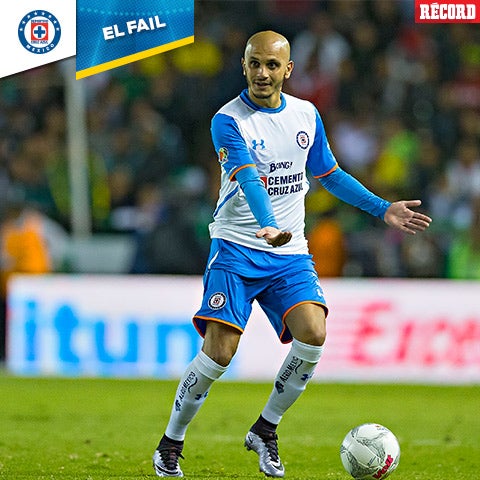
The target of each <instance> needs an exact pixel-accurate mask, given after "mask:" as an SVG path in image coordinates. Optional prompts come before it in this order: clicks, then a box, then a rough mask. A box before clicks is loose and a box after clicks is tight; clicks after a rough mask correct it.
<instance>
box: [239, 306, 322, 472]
mask: <svg viewBox="0 0 480 480" xmlns="http://www.w3.org/2000/svg"><path fill="white" fill-rule="evenodd" d="M285 323H286V325H287V326H288V328H289V329H290V331H291V333H292V335H293V337H294V339H293V342H292V346H291V348H290V351H289V352H288V354H287V356H286V358H285V360H284V362H283V364H282V366H281V367H280V369H279V371H278V373H277V376H276V378H275V381H274V387H273V390H272V392H271V394H270V397H269V399H268V401H267V403H266V405H265V407H264V409H263V411H262V413H261V415H260V416H259V418H258V420H257V421H256V422H255V423H254V424H253V425H252V427H251V428H250V431H249V432H248V433H247V436H246V439H245V445H246V447H247V448H248V449H253V450H255V451H256V452H257V453H258V454H259V458H260V469H261V470H262V471H263V472H264V473H266V474H267V475H269V476H272V477H283V476H284V467H283V465H282V462H281V460H280V456H279V454H278V445H277V434H276V429H277V426H278V424H279V423H280V420H281V419H282V417H283V414H284V413H285V412H286V411H287V410H288V408H290V406H292V405H293V403H294V402H295V401H296V400H297V399H298V397H299V396H300V395H301V394H302V392H303V391H304V390H305V388H306V386H307V383H308V381H309V380H310V378H311V377H312V376H313V372H314V370H315V367H316V365H317V363H318V361H319V360H320V357H321V355H322V351H323V343H324V341H325V311H324V310H323V308H322V307H321V306H320V305H316V304H313V303H304V304H301V305H299V306H297V307H296V308H294V309H293V310H291V311H290V313H289V314H288V315H287V317H286V319H285Z"/></svg>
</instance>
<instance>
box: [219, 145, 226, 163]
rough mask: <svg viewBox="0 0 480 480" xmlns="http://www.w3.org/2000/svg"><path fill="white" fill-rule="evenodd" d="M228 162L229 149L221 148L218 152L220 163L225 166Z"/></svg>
mask: <svg viewBox="0 0 480 480" xmlns="http://www.w3.org/2000/svg"><path fill="white" fill-rule="evenodd" d="M227 160H228V149H227V148H226V147H221V148H220V149H219V150H218V161H219V162H220V163H222V164H223V163H225V162H226V161H227Z"/></svg>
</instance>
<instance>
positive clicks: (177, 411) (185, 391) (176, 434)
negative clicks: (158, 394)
mask: <svg viewBox="0 0 480 480" xmlns="http://www.w3.org/2000/svg"><path fill="white" fill-rule="evenodd" d="M225 370H227V367H222V366H221V365H219V364H218V363H216V362H214V361H213V360H212V359H211V358H210V357H209V356H207V355H206V354H205V353H204V352H203V351H200V352H199V353H198V355H197V356H196V357H195V358H194V359H193V360H192V362H191V363H190V365H189V366H188V367H187V369H186V370H185V373H184V374H183V377H182V378H181V379H180V382H179V384H178V388H177V392H176V394H175V400H174V402H173V407H172V411H171V413H170V420H169V421H168V425H167V428H166V430H165V435H167V437H169V438H171V439H172V440H177V441H182V440H184V438H185V432H186V431H187V427H188V425H189V423H190V422H191V420H192V419H193V417H194V416H195V414H196V413H197V412H198V410H199V409H200V407H201V406H202V405H203V402H204V401H205V398H206V397H207V394H208V391H209V389H210V387H211V385H212V383H213V382H214V381H215V380H217V379H218V378H220V377H221V376H222V374H223V373H224V372H225Z"/></svg>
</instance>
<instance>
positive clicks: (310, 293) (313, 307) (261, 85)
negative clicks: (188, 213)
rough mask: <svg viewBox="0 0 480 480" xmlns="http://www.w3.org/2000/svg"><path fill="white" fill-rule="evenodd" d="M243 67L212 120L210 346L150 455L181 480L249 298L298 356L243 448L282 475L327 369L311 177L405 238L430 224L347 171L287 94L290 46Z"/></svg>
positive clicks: (280, 45) (268, 43)
mask: <svg viewBox="0 0 480 480" xmlns="http://www.w3.org/2000/svg"><path fill="white" fill-rule="evenodd" d="M242 67H243V74H244V75H245V78H246V81H247V86H248V88H247V89H245V90H244V91H243V92H241V93H240V95H239V96H238V97H236V98H235V99H233V100H232V101H230V102H229V103H227V104H226V105H225V106H223V107H222V108H221V109H220V110H219V111H218V112H217V113H216V115H215V116H214V117H213V119H212V125H211V131H212V139H213V144H214V146H215V150H216V152H217V154H218V160H219V163H220V166H221V188H220V195H219V200H218V203H217V207H216V210H215V212H214V214H213V217H214V221H213V222H212V223H211V224H210V235H211V239H212V240H211V251H210V256H209V259H208V262H207V266H206V270H205V275H204V296H203V301H202V305H201V307H200V310H199V311H198V312H197V313H196V314H195V316H194V318H193V322H194V325H195V327H196V329H197V330H198V332H199V333H200V335H202V336H203V337H204V342H203V346H202V349H201V351H200V352H199V353H198V355H197V356H196V357H195V358H194V359H193V361H192V362H191V364H190V365H189V366H188V367H187V370H186V371H185V374H184V376H183V377H182V378H181V380H180V382H179V385H178V389H177V392H176V395H175V399H174V402H173V407H172V410H171V415H170V419H169V422H168V424H167V427H166V430H165V434H164V435H163V437H162V439H161V440H160V443H159V445H158V447H157V449H156V450H155V453H154V455H153V465H154V468H155V472H156V474H157V475H158V476H160V477H182V476H183V473H182V470H181V468H180V466H179V459H180V458H183V457H182V454H181V453H182V448H183V443H184V438H185V433H186V430H187V427H188V425H189V424H190V422H191V421H192V419H193V417H194V416H195V414H196V413H197V412H198V410H199V408H200V407H201V405H202V404H203V402H204V400H205V398H206V396H207V394H208V392H209V389H210V387H211V385H212V384H213V382H214V381H215V380H217V379H218V378H220V376H221V375H222V374H223V373H224V372H225V370H226V369H227V367H228V365H229V363H230V361H231V359H232V357H233V356H234V354H235V352H236V350H237V346H238V343H239V340H240V337H241V335H242V332H243V331H244V329H245V326H246V324H247V322H248V319H249V316H250V313H251V308H252V302H253V300H257V302H258V303H259V305H260V306H261V308H262V309H263V310H264V312H265V313H266V315H267V317H268V320H269V321H270V323H271V325H272V327H273V328H274V329H275V331H276V333H277V335H278V337H279V339H280V341H281V342H283V343H288V342H291V349H290V351H289V353H288V354H287V356H286V358H285V360H284V362H283V364H282V366H281V367H280V370H279V372H278V374H277V376H276V378H275V380H274V384H273V389H272V392H271V394H270V397H269V398H268V401H267V403H266V405H265V407H264V409H263V410H262V412H261V414H260V416H259V417H258V419H257V420H256V421H255V422H254V423H253V425H252V426H251V427H250V430H249V431H248V433H247V435H246V438H245V446H246V448H247V449H248V450H253V451H254V452H256V453H257V454H258V456H259V466H260V470H261V471H262V472H263V473H265V475H267V476H270V477H283V476H284V473H285V471H284V466H283V464H282V462H281V460H280V457H279V453H278V444H277V434H276V428H277V425H278V424H279V422H280V420H281V419H282V417H283V415H284V413H285V412H286V411H287V409H288V408H289V407H290V406H291V405H292V404H293V403H294V402H295V401H296V400H297V398H298V397H299V396H300V395H301V393H302V392H303V391H304V390H305V387H306V385H307V383H308V381H309V380H310V378H311V377H312V375H313V373H314V370H315V367H316V365H317V363H318V361H319V360H320V357H321V355H322V351H323V344H324V342H325V336H326V324H325V318H326V315H327V311H328V310H327V306H326V303H325V299H324V296H323V292H322V288H321V286H320V284H319V281H318V276H317V274H316V273H315V270H314V267H313V262H312V260H311V255H309V253H308V246H307V240H306V239H305V234H304V216H305V207H304V198H305V195H306V193H307V190H308V181H307V179H306V174H305V172H306V168H308V169H309V170H310V172H311V173H312V174H313V176H314V177H315V178H317V179H318V180H319V181H320V182H321V184H322V185H323V186H324V187H325V188H326V189H327V190H328V191H330V192H331V193H332V194H334V195H336V196H337V197H338V198H340V199H341V200H343V201H345V202H347V203H349V204H351V205H354V206H356V207H359V208H360V209H362V210H365V211H366V212H368V213H370V214H372V215H374V216H377V217H379V218H381V219H383V220H384V221H385V222H386V223H387V224H388V225H390V226H393V227H396V228H398V229H400V230H401V231H403V232H406V233H409V234H415V233H416V232H419V231H423V230H425V229H426V228H427V227H428V226H429V224H430V222H431V219H430V218H429V217H427V216H426V215H423V214H421V213H419V212H417V211H415V210H412V207H417V206H419V205H420V203H421V202H420V201H419V200H411V201H397V202H394V203H390V202H388V201H387V200H384V199H382V198H379V197H378V196H376V195H374V194H373V193H372V192H370V191H369V190H367V189H366V188H365V187H364V186H363V185H362V184H360V183H359V182H358V181H357V180H356V179H354V178H353V177H352V176H350V175H349V174H347V173H346V172H345V171H343V170H342V169H341V168H340V166H339V165H338V163H337V161H336V160H335V157H334V155H333V153H332V151H331V150H330V147H329V144H328V141H327V138H326V135H325V130H324V127H323V124H322V120H321V118H320V115H319V113H318V111H317V110H316V108H315V107H314V106H313V105H312V104H311V103H309V102H307V101H304V100H300V99H298V98H295V97H293V96H290V95H287V94H284V93H282V86H283V82H284V81H285V80H286V79H288V78H289V77H290V75H291V74H292V70H293V62H292V60H290V45H289V42H288V41H287V39H286V38H285V37H283V36H282V35H280V34H278V33H275V32H272V31H262V32H258V33H256V34H255V35H253V36H252V37H251V38H250V39H249V40H248V42H247V45H246V48H245V54H244V57H243V58H242Z"/></svg>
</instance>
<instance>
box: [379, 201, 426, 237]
mask: <svg viewBox="0 0 480 480" xmlns="http://www.w3.org/2000/svg"><path fill="white" fill-rule="evenodd" d="M421 204H422V202H421V200H401V201H399V202H393V203H392V204H391V205H390V206H389V207H388V209H387V211H386V212H385V216H384V218H383V219H384V221H385V223H386V224H387V225H390V226H391V227H395V228H398V229H399V230H401V231H402V232H405V233H408V234H410V235H415V234H416V233H417V232H423V231H424V230H425V229H426V228H428V226H429V225H430V223H431V221H432V219H431V218H430V217H427V215H424V214H423V213H419V212H416V211H414V210H411V209H410V207H418V206H420V205H421Z"/></svg>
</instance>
